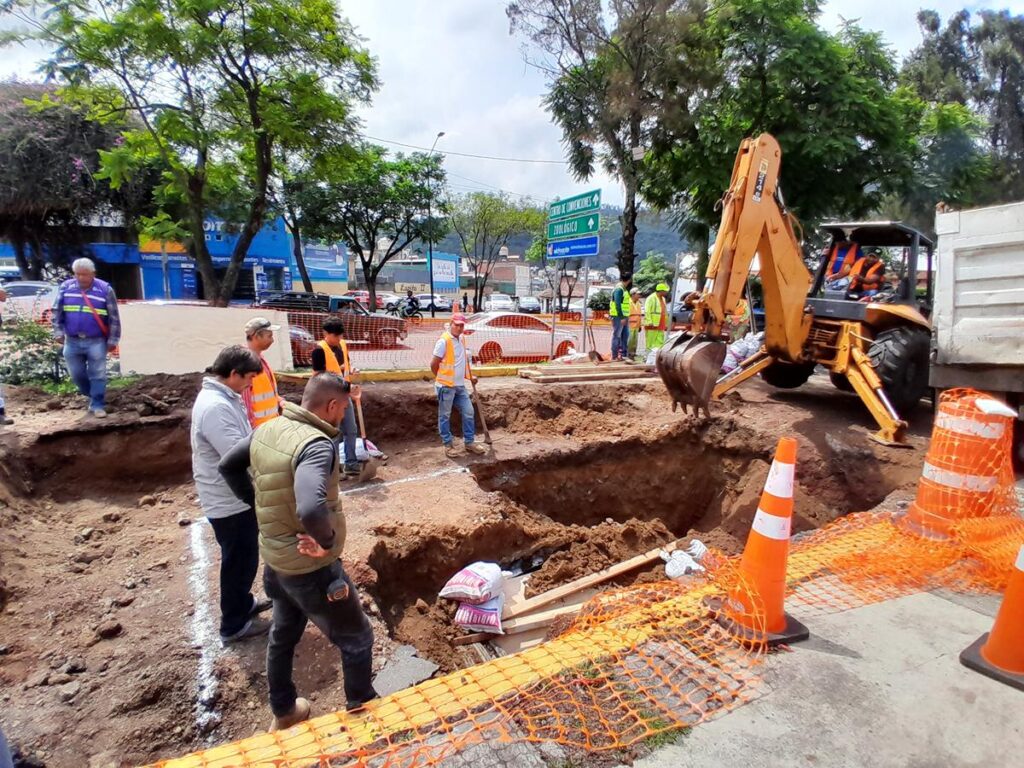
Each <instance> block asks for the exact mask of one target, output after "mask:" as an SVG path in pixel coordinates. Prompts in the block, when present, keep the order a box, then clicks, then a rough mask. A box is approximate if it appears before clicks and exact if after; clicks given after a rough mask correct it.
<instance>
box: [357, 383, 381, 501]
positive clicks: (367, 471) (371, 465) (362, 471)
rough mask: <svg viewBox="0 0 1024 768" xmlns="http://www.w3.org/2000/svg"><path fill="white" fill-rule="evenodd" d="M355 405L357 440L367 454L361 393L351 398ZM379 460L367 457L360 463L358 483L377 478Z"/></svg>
mask: <svg viewBox="0 0 1024 768" xmlns="http://www.w3.org/2000/svg"><path fill="white" fill-rule="evenodd" d="M352 400H353V401H354V402H355V404H356V421H357V422H358V423H359V438H360V439H361V440H362V441H363V450H364V451H366V452H367V454H369V451H368V450H367V448H366V424H365V423H364V422H363V397H362V393H360V394H358V395H356V396H355V397H353V398H352ZM379 464H380V459H378V458H377V457H376V456H369V455H368V456H367V459H366V461H363V462H360V466H359V482H360V483H365V482H367V481H369V480H373V478H375V477H376V476H377V467H378V465H379Z"/></svg>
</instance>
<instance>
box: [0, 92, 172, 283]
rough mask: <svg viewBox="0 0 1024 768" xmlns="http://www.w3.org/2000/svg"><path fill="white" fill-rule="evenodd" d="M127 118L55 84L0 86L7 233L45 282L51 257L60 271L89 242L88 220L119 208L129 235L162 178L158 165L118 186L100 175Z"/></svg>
mask: <svg viewBox="0 0 1024 768" xmlns="http://www.w3.org/2000/svg"><path fill="white" fill-rule="evenodd" d="M125 130H130V128H129V126H127V125H126V124H124V123H123V122H111V121H105V122H103V121H99V120H95V119H91V118H90V117H89V115H88V114H87V113H86V110H84V109H80V108H77V107H76V106H74V105H71V104H67V103H65V102H64V101H62V100H61V99H60V98H59V97H57V96H56V94H55V89H54V88H53V87H52V86H45V85H32V84H24V83H5V84H3V85H0V236H2V237H4V238H6V239H7V240H9V241H10V243H11V245H12V246H13V248H14V253H15V259H16V261H17V264H18V268H19V269H20V270H21V275H22V277H23V278H24V279H26V280H39V279H41V278H42V276H43V271H44V268H45V267H46V264H47V262H48V261H50V262H51V265H52V266H53V267H55V268H56V269H57V271H60V270H62V269H66V268H67V267H68V266H69V265H68V264H67V263H66V262H67V257H68V256H69V255H70V254H73V253H75V252H76V251H77V250H78V249H79V248H80V247H82V246H84V245H85V239H86V236H85V232H84V230H83V227H82V225H83V224H84V223H85V221H86V220H87V219H88V218H90V217H92V216H98V215H102V214H106V215H109V214H115V215H118V216H120V218H121V219H122V220H123V223H124V225H125V228H126V230H127V231H128V233H129V234H130V233H131V231H132V227H133V225H134V224H135V222H136V221H137V219H138V218H139V216H141V215H143V214H145V213H151V212H152V211H151V210H149V205H150V203H151V193H152V188H153V185H154V184H156V183H157V181H158V180H159V172H158V171H157V170H156V169H155V168H154V167H152V166H151V167H149V168H148V169H145V171H144V172H142V173H139V174H137V176H136V178H135V180H134V183H132V184H125V185H122V186H120V187H118V188H116V189H114V188H112V187H111V185H110V183H109V182H108V181H107V180H106V179H105V178H103V177H102V175H101V174H99V170H100V165H101V158H102V156H103V153H104V151H110V150H112V149H113V148H115V147H116V146H117V145H118V144H119V143H120V142H121V141H122V140H123V137H122V133H123V132H124V131H125Z"/></svg>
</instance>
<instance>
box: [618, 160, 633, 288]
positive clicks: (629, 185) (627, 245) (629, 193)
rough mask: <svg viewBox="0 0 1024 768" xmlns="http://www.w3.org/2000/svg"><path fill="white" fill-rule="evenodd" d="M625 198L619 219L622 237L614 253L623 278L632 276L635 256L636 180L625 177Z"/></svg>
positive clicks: (620, 275)
mask: <svg viewBox="0 0 1024 768" xmlns="http://www.w3.org/2000/svg"><path fill="white" fill-rule="evenodd" d="M625 183H626V200H625V206H624V207H623V209H622V215H621V216H620V217H619V221H620V222H621V224H622V238H621V239H620V240H619V252H618V254H616V265H617V266H618V268H619V277H620V278H621V279H623V280H625V279H626V278H627V277H632V276H633V261H634V258H635V256H636V254H635V250H636V216H637V211H636V181H635V180H634V179H626V180H625Z"/></svg>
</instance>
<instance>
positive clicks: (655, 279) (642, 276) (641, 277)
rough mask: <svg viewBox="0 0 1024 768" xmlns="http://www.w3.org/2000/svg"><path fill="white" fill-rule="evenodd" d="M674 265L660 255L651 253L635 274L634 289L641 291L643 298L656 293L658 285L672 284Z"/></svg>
mask: <svg viewBox="0 0 1024 768" xmlns="http://www.w3.org/2000/svg"><path fill="white" fill-rule="evenodd" d="M672 271H673V270H672V265H671V264H669V263H668V262H667V261H666V260H665V256H664V255H663V254H660V253H653V252H649V253H648V254H647V256H646V257H645V258H644V259H643V260H642V261H641V262H640V266H639V267H638V268H637V270H636V272H634V273H633V287H634V288H636V289H638V290H639V291H640V295H641V296H649V295H651V294H652V293H654V288H655V286H656V285H657V284H658V283H668V284H669V285H671V283H672Z"/></svg>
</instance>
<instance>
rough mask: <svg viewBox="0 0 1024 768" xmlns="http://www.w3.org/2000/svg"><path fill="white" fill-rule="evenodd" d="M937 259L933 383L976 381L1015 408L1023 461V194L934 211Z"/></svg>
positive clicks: (1023, 462)
mask: <svg viewBox="0 0 1024 768" xmlns="http://www.w3.org/2000/svg"><path fill="white" fill-rule="evenodd" d="M935 232H936V233H937V235H938V241H939V242H938V264H937V266H936V279H935V308H934V314H933V322H934V325H935V333H934V336H933V342H932V360H931V371H930V376H929V384H930V386H931V387H933V388H934V389H936V390H945V389H952V388H955V387H974V388H975V389H981V390H984V391H986V392H989V393H991V394H994V395H997V396H999V397H1000V398H1001V399H1002V400H1004V401H1005V402H1006V403H1007V404H1008V405H1010V406H1011V407H1013V408H1015V409H1016V410H1017V412H1018V414H1019V418H1018V419H1017V421H1016V422H1015V430H1016V432H1015V437H1014V454H1015V455H1014V458H1015V461H1016V463H1017V467H1018V471H1020V470H1022V469H1024V429H1022V421H1021V418H1024V202H1018V203H1010V204H1009V205H997V206H992V207H988V208H975V209H971V210H966V211H950V210H945V211H942V212H939V213H936V215H935Z"/></svg>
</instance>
